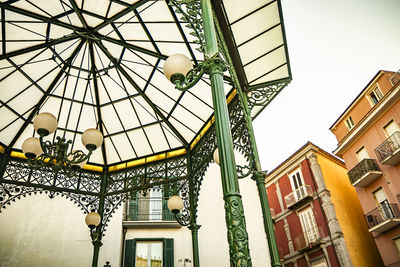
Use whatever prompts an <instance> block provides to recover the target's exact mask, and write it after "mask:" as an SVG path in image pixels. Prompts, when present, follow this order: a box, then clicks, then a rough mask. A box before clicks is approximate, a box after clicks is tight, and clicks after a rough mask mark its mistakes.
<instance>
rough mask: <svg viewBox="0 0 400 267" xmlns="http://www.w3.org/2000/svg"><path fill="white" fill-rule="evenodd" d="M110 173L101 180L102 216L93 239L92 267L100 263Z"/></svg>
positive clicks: (105, 174) (100, 202)
mask: <svg viewBox="0 0 400 267" xmlns="http://www.w3.org/2000/svg"><path fill="white" fill-rule="evenodd" d="M107 178H108V173H107V172H105V173H104V174H103V177H102V179H101V186H100V194H99V210H98V211H97V212H98V214H99V215H100V218H101V221H100V224H99V225H98V226H97V227H96V229H95V233H94V235H91V237H92V244H93V259H92V267H97V264H98V261H99V253H100V247H101V246H102V245H103V243H102V242H101V238H102V237H103V231H102V228H103V215H104V202H105V198H106V186H107Z"/></svg>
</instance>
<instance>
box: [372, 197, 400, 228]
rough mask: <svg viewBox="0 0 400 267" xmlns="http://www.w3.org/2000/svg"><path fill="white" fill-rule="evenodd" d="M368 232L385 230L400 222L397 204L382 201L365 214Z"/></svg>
mask: <svg viewBox="0 0 400 267" xmlns="http://www.w3.org/2000/svg"><path fill="white" fill-rule="evenodd" d="M365 219H366V220H367V223H368V228H369V231H370V232H380V233H382V232H385V231H387V230H389V229H391V228H393V227H395V226H397V225H399V224H400V211H399V207H398V206H397V204H391V203H387V202H384V203H382V204H381V205H379V206H378V207H377V208H375V209H373V210H372V211H370V212H369V213H367V214H366V215H365Z"/></svg>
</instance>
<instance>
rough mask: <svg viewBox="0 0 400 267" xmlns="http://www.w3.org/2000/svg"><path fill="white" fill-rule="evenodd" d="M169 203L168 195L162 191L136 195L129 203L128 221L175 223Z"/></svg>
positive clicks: (156, 190)
mask: <svg viewBox="0 0 400 267" xmlns="http://www.w3.org/2000/svg"><path fill="white" fill-rule="evenodd" d="M167 202H168V196H167V194H166V193H165V192H164V191H163V190H160V189H153V190H150V192H148V193H147V194H146V195H144V194H141V193H136V194H134V197H132V198H131V199H130V200H129V201H128V210H127V221H170V220H172V221H173V220H174V217H173V215H172V213H171V212H170V211H169V210H168V207H167Z"/></svg>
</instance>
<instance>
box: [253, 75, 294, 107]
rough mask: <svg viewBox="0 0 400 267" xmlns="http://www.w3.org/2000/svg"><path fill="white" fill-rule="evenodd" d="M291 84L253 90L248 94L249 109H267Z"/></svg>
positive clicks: (282, 83) (285, 83)
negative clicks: (258, 107)
mask: <svg viewBox="0 0 400 267" xmlns="http://www.w3.org/2000/svg"><path fill="white" fill-rule="evenodd" d="M288 84H289V82H280V83H276V84H271V85H269V86H266V87H262V88H257V89H252V90H251V91H249V92H248V93H247V99H248V103H249V108H250V110H252V109H253V108H254V107H255V106H261V107H265V106H267V105H268V104H269V103H270V102H271V101H272V99H273V98H274V97H275V96H276V95H277V94H278V93H279V92H280V91H281V90H282V89H283V88H284V87H285V86H287V85H288Z"/></svg>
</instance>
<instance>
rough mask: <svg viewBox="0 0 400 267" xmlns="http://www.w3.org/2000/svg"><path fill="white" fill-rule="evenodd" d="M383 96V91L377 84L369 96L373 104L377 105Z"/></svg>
mask: <svg viewBox="0 0 400 267" xmlns="http://www.w3.org/2000/svg"><path fill="white" fill-rule="evenodd" d="M382 97H383V95H382V92H381V90H379V87H378V86H376V87H375V88H374V89H372V90H371V91H370V92H369V93H368V98H369V100H370V102H371V105H372V106H374V105H376V104H377V103H378V102H379V100H381V99H382Z"/></svg>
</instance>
